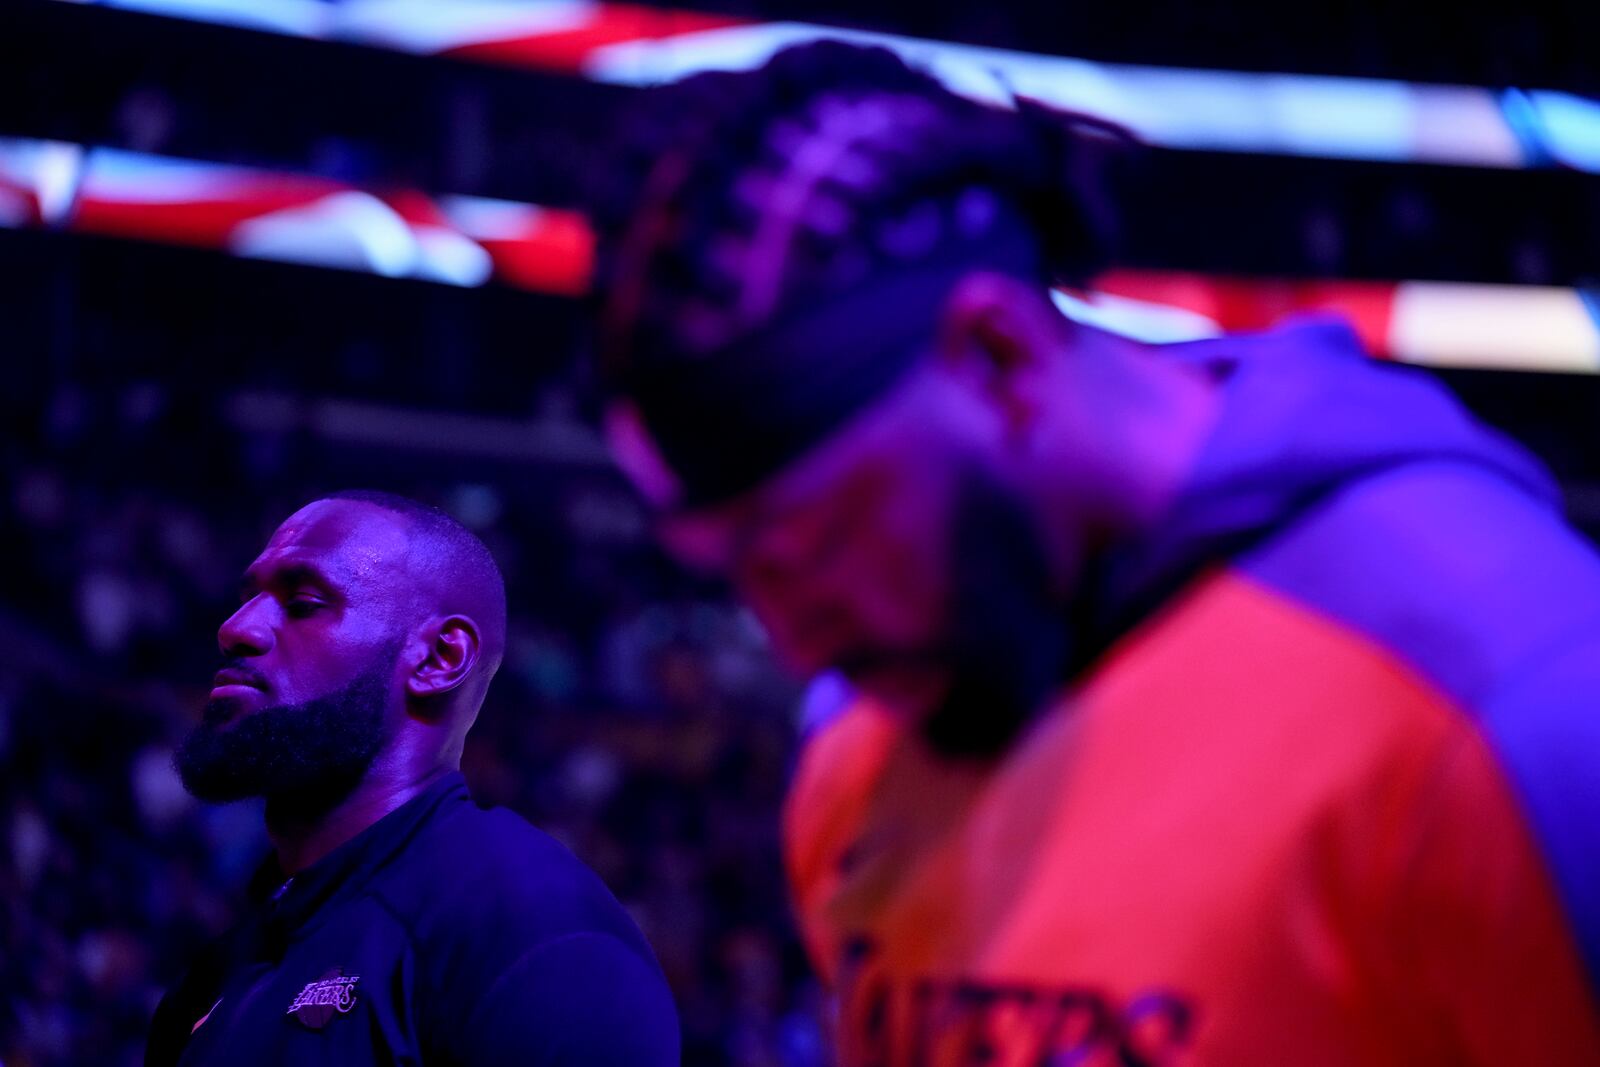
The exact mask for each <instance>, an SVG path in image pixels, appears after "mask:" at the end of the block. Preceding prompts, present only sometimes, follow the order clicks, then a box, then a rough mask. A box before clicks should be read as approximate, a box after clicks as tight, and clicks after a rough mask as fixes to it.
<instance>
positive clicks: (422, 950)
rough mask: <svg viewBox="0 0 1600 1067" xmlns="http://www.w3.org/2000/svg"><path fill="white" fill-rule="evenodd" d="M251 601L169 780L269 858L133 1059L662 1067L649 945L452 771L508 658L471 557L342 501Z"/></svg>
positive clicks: (539, 837)
mask: <svg viewBox="0 0 1600 1067" xmlns="http://www.w3.org/2000/svg"><path fill="white" fill-rule="evenodd" d="M240 600H241V603H240V607H239V609H238V611H236V612H235V613H234V614H233V616H232V617H230V618H229V619H228V620H227V621H226V622H225V623H223V624H222V627H221V629H220V630H219V631H218V643H219V645H220V648H221V651H222V655H223V657H224V663H223V667H222V669H221V670H220V671H218V672H217V675H216V678H215V685H214V688H213V689H212V690H211V699H210V701H209V703H208V704H207V706H206V709H205V716H204V719H203V721H202V722H201V723H200V725H199V726H198V727H196V728H195V730H194V731H193V733H191V734H190V735H189V737H188V738H187V739H186V740H185V741H184V743H183V744H182V746H181V747H180V749H179V751H178V754H177V757H176V764H177V768H178V771H179V773H180V775H181V777H182V779H183V782H184V785H185V787H186V788H187V789H188V790H189V791H190V792H191V793H193V794H194V795H195V796H197V797H199V798H200V799H202V800H205V801H209V802H227V801H233V800H240V799H244V798H247V797H265V798H266V822H267V831H268V834H269V836H270V838H271V841H272V845H273V855H272V856H271V857H270V858H269V859H268V861H267V863H266V864H265V866H264V867H263V869H262V871H261V873H260V875H259V876H258V878H257V880H256V888H257V889H258V892H257V893H256V895H255V896H256V899H255V901H254V906H253V908H252V910H251V912H250V914H249V915H247V916H246V917H245V919H244V920H243V921H242V922H241V923H240V924H239V925H238V926H237V927H236V928H235V929H234V930H232V931H231V932H230V933H228V934H227V935H225V936H224V937H223V938H222V939H221V940H219V941H218V942H217V943H215V944H213V945H211V946H210V947H209V948H208V949H207V950H206V951H205V952H204V953H203V954H202V955H201V957H200V959H199V960H197V961H196V962H195V964H194V966H193V968H192V969H191V971H190V973H189V974H188V975H187V977H186V978H185V979H184V980H183V982H182V983H181V984H179V985H178V986H177V987H176V988H175V989H173V990H172V991H171V992H170V993H169V994H168V995H167V996H166V998H165V999H164V1000H163V1001H162V1003H161V1006H160V1007H159V1008H158V1009H157V1012H156V1016H155V1020H154V1023H153V1026H152V1030H151V1034H150V1040H149V1044H148V1047H147V1051H146V1061H145V1062H146V1063H147V1064H148V1065H150V1067H156V1065H167V1064H182V1065H183V1067H201V1065H205V1064H224V1063H225V1064H229V1065H231V1067H237V1065H248V1064H285V1063H293V1064H318V1063H339V1064H346V1065H348V1064H363V1063H370V1064H378V1063H384V1064H394V1063H408V1064H460V1065H473V1067H478V1065H485V1064H518V1065H521V1064H552V1065H554V1064H573V1065H577V1064H584V1065H592V1064H618V1065H621V1064H628V1065H634V1064H661V1065H674V1064H676V1063H677V1062H678V1056H679V1053H678V1025H677V1017H676V1013H675V1010H674V1008H673V1004H672V998H671V995H670V993H669V992H668V991H667V987H666V983H665V980H664V978H663V976H662V974H661V970H660V968H659V966H658V965H657V963H656V960H655V957H654V955H653V954H652V953H651V951H650V948H649V946H648V944H647V943H646V942H645V940H644V937H643V936H642V935H641V934H640V932H639V930H638V928H637V927H636V926H635V925H634V924H633V922H632V921H631V920H630V919H629V918H628V916H627V914H626V913H625V912H624V911H623V909H622V908H621V906H620V905H619V904H618V903H617V901H616V899H615V898H614V897H613V896H612V895H611V893H610V892H609V891H608V890H607V889H606V887H605V886H604V885H603V884H602V883H601V881H600V879H599V878H597V877H596V876H595V875H594V874H593V873H592V872H591V871H589V870H588V869H587V868H586V867H584V866H583V864H582V863H580V862H579V861H578V860H577V859H576V858H574V857H573V856H572V855H571V854H570V853H569V852H567V851H566V849H564V848H562V847H561V846H560V845H559V844H557V843H556V842H555V841H554V840H552V839H551V838H549V837H547V836H546V835H545V834H543V833H541V832H540V831H539V830H536V829H535V828H533V827H532V826H530V825H529V824H528V823H527V822H526V821H524V820H523V819H521V818H520V817H518V816H516V815H514V814H512V813H510V812H507V811H504V810H490V811H484V810H481V809H479V808H478V807H477V806H476V805H474V804H473V803H472V798H471V796H470V795H469V793H468V791H467V786H466V782H465V781H464V779H463V778H462V776H461V773H460V770H459V768H460V763H461V750H462V745H463V742H464V741H465V740H466V736H467V732H468V731H469V730H470V729H471V727H472V724H473V721H474V719H475V718H476V717H477V714H478V709H479V708H480V707H481V706H482V704H483V699H484V695H485V693H486V692H487V691H488V688H489V683H490V680H491V679H492V678H493V677H494V673H495V670H496V668H497V667H498V666H499V665H500V659H501V656H502V654H503V651H504V648H505V630H506V595H505V584H504V581H503V579H502V578H501V575H500V571H499V569H498V567H497V566H496V565H495V562H494V559H493V557H492V556H491V555H490V553H489V551H488V549H487V548H485V547H484V545H483V543H482V542H481V541H480V540H479V539H478V538H477V537H476V536H474V535H473V534H472V533H471V532H470V531H468V530H467V529H466V528H465V527H463V526H461V525H460V524H459V523H457V522H456V521H455V520H454V519H452V518H450V517H449V516H448V515H446V514H445V513H443V512H441V511H438V510H436V509H434V508H430V507H428V506H426V505H423V504H419V503H417V502H415V501H412V500H408V499H405V498H403V497H397V496H391V495H389V494H384V493H376V492H368V491H356V492H346V493H340V494H336V495H334V496H331V497H328V498H324V499H321V500H317V501H314V502H313V503H311V504H308V505H307V506H306V507H304V508H302V509H301V510H300V511H298V512H296V513H295V514H294V515H292V516H290V517H289V519H288V520H287V521H285V522H284V523H283V525H282V526H280V527H279V528H278V530H277V532H276V533H274V534H273V535H272V539H271V540H270V541H269V542H268V544H267V547H266V549H265V550H264V551H263V552H262V553H261V555H260V556H259V557H257V558H256V560H255V562H254V563H252V564H251V565H250V567H249V568H248V569H247V570H246V571H245V573H244V580H243V583H242V586H241V595H240Z"/></svg>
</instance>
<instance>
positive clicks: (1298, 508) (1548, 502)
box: [1080, 317, 1560, 655]
mask: <svg viewBox="0 0 1600 1067" xmlns="http://www.w3.org/2000/svg"><path fill="white" fill-rule="evenodd" d="M1161 351H1162V352H1163V354H1164V355H1166V356H1169V357H1170V358H1173V359H1178V360H1183V361H1185V362H1190V363H1193V364H1195V365H1198V366H1201V367H1203V368H1205V369H1206V370H1207V371H1208V372H1209V373H1210V374H1211V375H1212V376H1213V377H1214V378H1215V380H1216V381H1218V382H1219V383H1220V388H1221V389H1222V391H1223V395H1222V401H1221V410H1220V411H1219V413H1218V418H1217V422H1216V428H1215V429H1214V430H1213V431H1212V434H1211V437H1210V438H1209V439H1208V441H1207V442H1206V444H1205V445H1204V446H1203V447H1202V449H1201V451H1200V454H1199V456H1198V458H1197V460H1196V463H1195V465H1194V467H1193V469H1192V471H1191V472H1190V475H1189V477H1188V478H1187V479H1186V480H1185V482H1184V483H1183V486H1182V488H1181V489H1180V490H1179V492H1178V494H1177V495H1176V497H1175V498H1174V499H1173V502H1172V505H1171V507H1170V509H1169V510H1168V512H1167V513H1166V515H1165V517H1164V518H1163V519H1161V520H1160V521H1158V522H1157V523H1155V524H1154V525H1153V526H1152V527H1151V528H1150V529H1149V530H1148V531H1147V532H1146V533H1145V534H1143V535H1142V536H1140V537H1138V538H1135V539H1134V540H1132V541H1129V542H1124V543H1122V544H1120V545H1118V546H1115V547H1113V548H1112V549H1111V550H1110V551H1109V552H1108V554H1107V556H1106V558H1105V559H1104V561H1103V563H1102V566H1101V567H1100V568H1099V572H1098V574H1097V575H1096V579H1095V581H1094V588H1093V590H1092V591H1091V593H1090V595H1089V598H1088V600H1089V604H1086V605H1085V608H1086V609H1087V611H1086V614H1087V616H1088V618H1087V619H1085V620H1084V622H1085V623H1086V626H1085V627H1084V629H1085V630H1087V633H1083V631H1080V633H1081V634H1082V636H1083V637H1086V638H1088V640H1087V641H1086V645H1087V646H1088V647H1086V648H1085V650H1084V651H1085V652H1086V653H1089V654H1091V655H1093V654H1096V653H1098V652H1099V651H1101V650H1103V649H1105V648H1106V647H1107V646H1108V645H1109V644H1110V643H1111V642H1112V641H1114V640H1116V638H1117V637H1118V636H1120V635H1121V634H1122V633H1123V632H1126V630H1127V629H1129V628H1130V627H1132V626H1133V625H1135V624H1137V622H1138V621H1139V620H1140V619H1141V618H1143V617H1144V616H1145V615H1147V614H1148V613H1149V612H1151V611H1152V610H1154V609H1155V608H1157V607H1158V606H1159V605H1160V604H1161V602H1162V601H1164V600H1166V599H1167V598H1168V597H1169V596H1171V595H1172V594H1173V593H1175V592H1176V591H1177V590H1178V589H1179V588H1180V587H1181V586H1182V585H1183V584H1185V583H1186V582H1187V581H1188V580H1189V579H1190V578H1192V577H1194V576H1195V575H1196V574H1197V573H1198V572H1200V571H1202V570H1204V569H1206V568H1208V567H1210V566H1214V565H1217V564H1221V563H1225V562H1227V561H1228V560H1230V559H1232V558H1234V557H1236V556H1238V555H1239V554H1240V553H1242V552H1244V551H1246V550H1248V549H1250V548H1251V547H1253V546H1255V545H1257V544H1259V543H1261V542H1263V541H1264V540H1266V539H1268V538H1270V537H1271V536H1272V535H1273V534H1275V533H1276V532H1278V531H1280V530H1284V529H1287V528H1288V527H1289V526H1290V525H1292V524H1293V523H1294V522H1295V521H1296V520H1297V518H1299V517H1300V516H1301V515H1303V514H1305V513H1306V512H1307V511H1308V510H1310V509H1312V508H1314V507H1315V506H1317V505H1318V504H1319V503H1322V502H1324V501H1326V500H1328V499H1329V498H1330V497H1332V496H1333V495H1335V494H1338V493H1339V492H1341V491H1343V490H1345V489H1347V488H1349V487H1351V486H1353V485H1355V484H1357V483H1359V482H1361V481H1363V480H1365V479H1368V478H1372V477H1374V476H1376V475H1379V474H1383V473H1387V472H1389V471H1392V470H1394V469H1395V468H1397V467H1401V466H1404V465H1407V464H1414V463H1423V462H1427V463H1436V462H1440V461H1445V462H1451V463H1463V464H1468V465H1470V466H1472V467H1475V468H1477V469H1479V470H1481V471H1485V472H1488V473H1490V474H1492V475H1494V476H1495V477H1498V478H1500V479H1502V480H1504V481H1505V482H1507V483H1508V484H1510V485H1512V486H1514V487H1515V488H1516V489H1517V490H1518V491H1520V492H1523V493H1526V494H1527V495H1528V496H1529V497H1530V498H1531V499H1533V500H1535V501H1538V502H1539V503H1540V504H1542V505H1543V506H1546V507H1548V508H1550V509H1551V510H1552V511H1559V509H1560V494H1559V492H1558V490H1557V488H1556V486H1555V484H1554V482H1553V481H1552V480H1551V478H1550V476H1549V475H1548V474H1547V473H1546V472H1545V470H1544V469H1543V467H1542V466H1540V464H1539V463H1538V462H1537V461H1536V460H1535V459H1533V457H1532V456H1531V455H1529V454H1528V453H1527V452H1526V451H1524V450H1523V449H1522V448H1521V447H1520V446H1519V445H1517V444H1515V443H1513V442H1512V441H1511V440H1510V439H1509V438H1507V437H1505V436H1504V435H1502V434H1500V433H1498V432H1497V431H1495V430H1493V429H1490V428H1489V427H1487V426H1485V425H1484V424H1483V423H1481V422H1479V421H1477V419H1476V418H1474V417H1473V416H1472V415H1471V414H1470V413H1469V412H1468V411H1467V410H1466V408H1465V407H1464V406H1463V405H1462V404H1461V402H1460V401H1458V400H1457V399H1456V398H1455V396H1454V394H1452V393H1451V392H1450V391H1449V389H1448V388H1447V387H1446V386H1445V385H1444V384H1443V383H1441V382H1440V381H1439V380H1438V379H1437V378H1434V377H1433V376H1431V375H1429V374H1428V373H1426V372H1424V371H1421V370H1417V369H1415V368H1411V367H1404V366H1399V365H1396V364H1393V363H1386V362H1381V361H1377V360H1373V359H1371V358H1370V357H1368V356H1367V355H1366V353H1365V352H1364V351H1363V349H1362V347H1361V343H1360V341H1359V340H1358V339H1357V337H1356V335H1355V333H1354V332H1353V331H1352V330H1351V329H1350V328H1349V326H1347V325H1346V324H1345V323H1344V321H1343V320H1341V319H1332V318H1325V317H1319V318H1314V319H1305V320H1301V321H1297V322H1292V323H1290V324H1287V325H1284V326H1281V327H1279V328H1277V329H1274V330H1272V331H1269V332H1266V333H1261V334H1250V335H1237V334H1236V335H1229V336H1226V337H1220V338H1216V339H1213V340H1206V341H1195V342H1188V343H1183V344H1174V345H1165V346H1162V348H1161ZM1091 605H1092V606H1091Z"/></svg>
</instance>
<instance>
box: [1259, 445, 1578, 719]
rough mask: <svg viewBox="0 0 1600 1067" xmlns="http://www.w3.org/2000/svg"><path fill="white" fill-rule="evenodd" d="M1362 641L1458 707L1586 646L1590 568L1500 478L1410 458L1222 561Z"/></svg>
mask: <svg viewBox="0 0 1600 1067" xmlns="http://www.w3.org/2000/svg"><path fill="white" fill-rule="evenodd" d="M1235 565H1236V567H1237V568H1238V569H1240V570H1243V571H1244V572H1245V573H1247V574H1249V575H1251V576H1252V577H1255V578H1257V579H1259V580H1262V581H1264V582H1265V584H1267V585H1268V586H1270V587H1272V588H1275V589H1277V590H1279V591H1280V592H1284V593H1287V594H1288V595H1290V596H1292V597H1293V598H1295V599H1296V600H1299V601H1301V602H1302V603H1305V604H1307V605H1308V606H1310V607H1312V608H1313V609H1315V610H1318V611H1320V612H1321V613H1323V614H1324V615H1327V616H1331V617H1332V618H1334V619H1335V620H1337V621H1338V622H1341V623H1343V624H1345V625H1347V626H1349V627H1351V628H1353V629H1355V630H1357V631H1359V632H1361V633H1363V634H1365V635H1366V636H1368V637H1370V638H1373V639H1375V640H1376V641H1377V642H1378V643H1379V644H1381V645H1383V646H1385V647H1387V648H1388V649H1389V650H1390V651H1391V652H1392V653H1394V654H1395V655H1397V656H1398V657H1399V658H1401V659H1402V660H1404V661H1406V662H1407V663H1408V664H1409V665H1410V666H1412V667H1413V668H1415V669H1419V670H1420V671H1421V672H1422V673H1423V674H1424V675H1426V676H1427V677H1429V678H1430V679H1431V680H1432V681H1433V682H1434V683H1435V684H1436V685H1438V686H1439V687H1440V688H1442V689H1443V690H1444V691H1445V692H1446V693H1448V694H1449V695H1450V696H1452V697H1453V698H1454V699H1455V700H1456V702H1457V703H1458V704H1461V705H1463V706H1465V707H1468V708H1472V707H1482V706H1483V705H1484V704H1485V703H1487V702H1488V701H1490V700H1492V699H1493V698H1494V697H1495V696H1497V695H1498V694H1499V693H1500V692H1501V691H1503V689H1504V688H1505V686H1506V685H1507V684H1508V683H1509V682H1511V681H1513V680H1516V679H1519V678H1520V677H1522V676H1523V675H1524V674H1525V673H1526V672H1527V671H1529V670H1533V669H1537V665H1538V663H1539V662H1540V661H1541V659H1542V658H1543V657H1546V656H1547V655H1549V654H1551V653H1552V651H1555V650H1559V649H1561V648H1563V647H1565V646H1568V645H1570V644H1571V643H1572V642H1573V641H1574V640H1583V641H1590V640H1600V556H1597V554H1596V552H1595V549H1594V546H1593V545H1592V544H1590V543H1589V542H1588V541H1587V540H1586V539H1585V538H1584V537H1583V536H1582V535H1581V534H1579V533H1578V532H1577V531H1575V530H1573V529H1572V528H1571V527H1570V526H1568V525H1567V523H1566V522H1565V520H1564V518H1563V517H1562V515H1561V514H1560V512H1559V511H1558V510H1557V509H1556V508H1555V507H1554V506H1553V505H1552V503H1551V502H1550V501H1548V500H1546V499H1543V498H1541V497H1539V496H1536V495H1534V494H1533V493H1531V492H1530V491H1529V489H1528V488H1527V487H1526V486H1524V485H1522V484H1519V483H1518V482H1517V481H1516V480H1514V479H1513V478H1511V477H1508V476H1506V475H1505V474H1504V473H1503V472H1500V471H1497V470H1495V469H1493V468H1488V467H1477V466H1474V465H1473V464H1471V463H1468V462H1463V461H1460V460H1457V459H1450V458H1428V457H1422V458H1419V459H1418V460H1417V461H1416V462H1414V463H1407V464H1402V465H1398V466H1392V467H1388V468H1385V469H1382V470H1379V471H1375V472H1373V473H1372V474H1370V475H1368V476H1365V477H1361V478H1358V479H1356V480H1354V481H1353V482H1352V483H1351V484H1349V485H1347V486H1344V487H1341V488H1340V489H1339V490H1338V491H1336V492H1335V493H1333V494H1331V495H1330V497H1329V498H1328V499H1327V500H1326V501H1324V502H1322V503H1320V504H1319V505H1318V506H1316V507H1314V508H1313V509H1311V511H1310V512H1309V513H1308V514H1306V515H1304V516H1301V517H1300V518H1299V519H1298V520H1296V521H1295V522H1293V523H1292V524H1291V525H1290V526H1289V527H1288V528H1286V529H1285V530H1283V531H1281V532H1280V533H1279V534H1278V535H1276V536H1274V537H1272V538H1269V539H1268V540H1267V541H1265V542H1264V543H1263V544H1262V545H1260V546H1259V547H1258V548H1257V549H1255V550H1254V551H1252V552H1250V553H1248V554H1247V555H1246V556H1244V557H1243V558H1241V559H1239V560H1236V561H1235Z"/></svg>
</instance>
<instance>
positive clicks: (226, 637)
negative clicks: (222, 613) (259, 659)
mask: <svg viewBox="0 0 1600 1067" xmlns="http://www.w3.org/2000/svg"><path fill="white" fill-rule="evenodd" d="M261 601H262V598H261V597H260V596H256V597H252V598H251V599H250V600H247V601H246V602H245V603H244V604H242V605H241V606H240V607H239V610H238V611H236V612H234V613H233V614H232V615H230V616H228V620H227V621H226V622H224V623H223V624H222V625H221V626H219V627H217V647H218V648H220V649H221V650H222V654H223V655H224V656H260V655H263V654H265V653H266V651H267V650H268V649H270V648H271V647H272V627H271V626H270V625H268V620H267V617H266V616H267V612H266V611H265V610H263V605H262V603H261Z"/></svg>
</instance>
